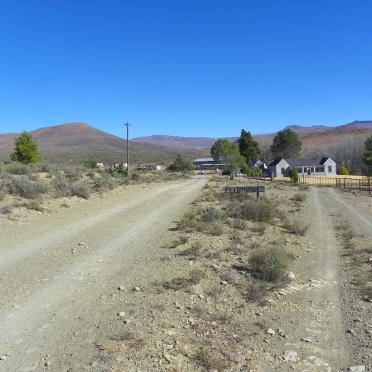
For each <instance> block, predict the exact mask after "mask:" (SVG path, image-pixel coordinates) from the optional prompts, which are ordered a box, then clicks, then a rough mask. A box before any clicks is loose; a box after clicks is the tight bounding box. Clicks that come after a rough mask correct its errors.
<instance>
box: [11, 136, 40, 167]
mask: <svg viewBox="0 0 372 372" xmlns="http://www.w3.org/2000/svg"><path fill="white" fill-rule="evenodd" d="M10 158H11V159H12V160H16V161H19V162H21V163H24V164H36V163H38V162H39V161H40V160H41V156H40V154H39V152H38V149H37V143H36V141H35V140H34V139H33V138H32V135H31V134H30V133H27V132H22V133H21V134H20V135H19V137H17V138H16V139H15V147H14V152H13V153H12V154H11V155H10Z"/></svg>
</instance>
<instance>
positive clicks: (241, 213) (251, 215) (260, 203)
mask: <svg viewBox="0 0 372 372" xmlns="http://www.w3.org/2000/svg"><path fill="white" fill-rule="evenodd" d="M229 216H230V217H233V218H239V219H243V220H251V221H257V222H271V221H272V218H273V216H274V207H273V206H272V204H271V203H270V202H269V201H268V200H266V199H259V200H245V201H244V202H241V203H234V204H233V205H232V206H231V207H230V208H229Z"/></svg>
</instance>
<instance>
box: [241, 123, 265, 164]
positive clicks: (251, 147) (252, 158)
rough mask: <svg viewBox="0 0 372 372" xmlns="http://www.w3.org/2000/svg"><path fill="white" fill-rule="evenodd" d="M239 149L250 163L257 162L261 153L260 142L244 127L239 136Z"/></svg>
mask: <svg viewBox="0 0 372 372" xmlns="http://www.w3.org/2000/svg"><path fill="white" fill-rule="evenodd" d="M239 151H240V154H241V155H242V156H243V157H244V158H245V161H246V163H247V164H248V165H251V164H253V163H255V162H256V161H257V160H258V157H259V156H260V154H261V149H260V146H259V145H258V143H257V142H256V141H255V140H254V139H253V138H252V135H251V133H250V132H246V131H245V130H244V129H242V131H241V134H240V138H239Z"/></svg>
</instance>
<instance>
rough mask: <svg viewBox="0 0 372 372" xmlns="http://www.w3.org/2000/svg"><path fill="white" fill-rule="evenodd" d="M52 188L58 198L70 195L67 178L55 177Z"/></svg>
mask: <svg viewBox="0 0 372 372" xmlns="http://www.w3.org/2000/svg"><path fill="white" fill-rule="evenodd" d="M54 188H55V189H56V191H57V192H58V194H59V195H60V196H70V195H71V184H70V181H69V179H68V178H67V177H65V176H61V175H59V176H57V178H56V179H55V181H54Z"/></svg>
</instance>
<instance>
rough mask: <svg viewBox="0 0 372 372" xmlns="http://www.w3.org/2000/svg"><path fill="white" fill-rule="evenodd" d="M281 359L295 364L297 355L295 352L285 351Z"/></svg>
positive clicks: (297, 358)
mask: <svg viewBox="0 0 372 372" xmlns="http://www.w3.org/2000/svg"><path fill="white" fill-rule="evenodd" d="M282 359H283V360H284V361H286V362H297V361H298V360H299V357H298V355H297V351H285V352H284V354H283V356H282Z"/></svg>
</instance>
